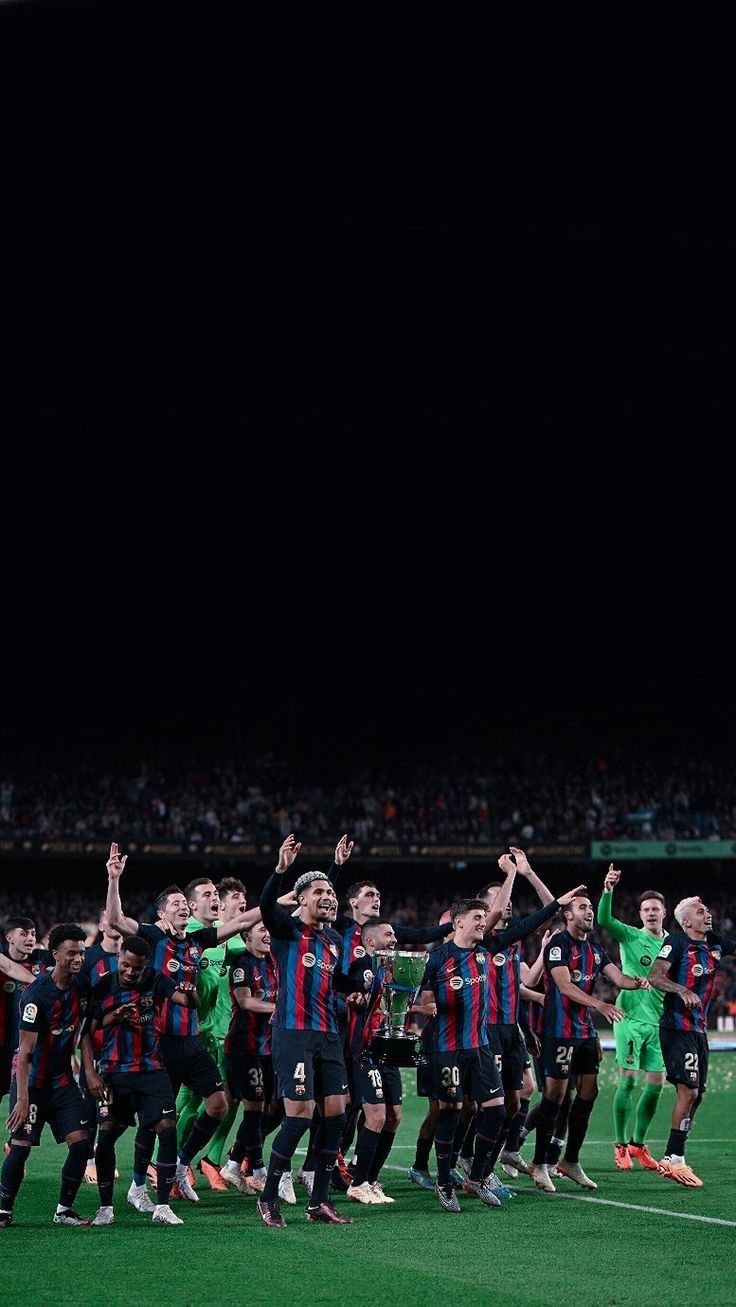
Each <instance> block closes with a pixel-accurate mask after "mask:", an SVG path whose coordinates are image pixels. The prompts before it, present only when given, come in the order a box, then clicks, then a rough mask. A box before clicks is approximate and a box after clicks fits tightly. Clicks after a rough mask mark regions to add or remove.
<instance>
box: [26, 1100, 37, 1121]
mask: <svg viewBox="0 0 736 1307" xmlns="http://www.w3.org/2000/svg"><path fill="white" fill-rule="evenodd" d="M37 1113H38V1107H37V1105H36V1104H35V1103H29V1104H28V1124H29V1125H35V1124H36V1115H37Z"/></svg>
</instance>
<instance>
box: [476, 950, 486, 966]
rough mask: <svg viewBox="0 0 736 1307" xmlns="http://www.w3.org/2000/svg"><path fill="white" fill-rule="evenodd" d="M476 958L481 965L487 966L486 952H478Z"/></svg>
mask: <svg viewBox="0 0 736 1307" xmlns="http://www.w3.org/2000/svg"><path fill="white" fill-rule="evenodd" d="M475 960H476V962H477V963H478V966H479V967H483V966H485V961H486V955H485V953H476V955H475Z"/></svg>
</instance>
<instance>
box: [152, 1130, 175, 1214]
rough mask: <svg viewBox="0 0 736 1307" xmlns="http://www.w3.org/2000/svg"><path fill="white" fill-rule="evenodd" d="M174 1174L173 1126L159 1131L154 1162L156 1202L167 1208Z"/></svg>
mask: <svg viewBox="0 0 736 1307" xmlns="http://www.w3.org/2000/svg"><path fill="white" fill-rule="evenodd" d="M175 1173H176V1130H175V1128H174V1127H173V1126H169V1127H167V1128H166V1129H165V1130H159V1134H158V1158H157V1160H156V1202H157V1203H158V1204H159V1206H160V1207H164V1206H168V1203H169V1199H170V1198H171V1186H172V1185H173V1183H174V1175H175Z"/></svg>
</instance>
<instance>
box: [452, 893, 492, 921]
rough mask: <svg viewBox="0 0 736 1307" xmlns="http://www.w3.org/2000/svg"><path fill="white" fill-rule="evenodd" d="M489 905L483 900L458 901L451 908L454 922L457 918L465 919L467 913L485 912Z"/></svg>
mask: <svg viewBox="0 0 736 1307" xmlns="http://www.w3.org/2000/svg"><path fill="white" fill-rule="evenodd" d="M486 907H487V904H485V903H484V902H483V900H482V899H458V900H457V902H456V903H453V905H452V907H451V908H450V912H451V913H452V920H453V922H454V921H455V920H456V919H457V917H464V916H465V913H466V912H476V911H481V912H485V910H486Z"/></svg>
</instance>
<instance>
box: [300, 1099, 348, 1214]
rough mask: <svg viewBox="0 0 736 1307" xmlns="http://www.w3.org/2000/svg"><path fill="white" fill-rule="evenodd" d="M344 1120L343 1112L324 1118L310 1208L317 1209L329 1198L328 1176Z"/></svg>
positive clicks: (336, 1151) (335, 1157) (337, 1148)
mask: <svg viewBox="0 0 736 1307" xmlns="http://www.w3.org/2000/svg"><path fill="white" fill-rule="evenodd" d="M345 1120H346V1118H345V1113H344V1112H340V1114H339V1115H338V1116H326V1117H325V1118H324V1125H323V1127H322V1131H323V1133H322V1147H321V1149H320V1151H319V1152H318V1154H317V1160H316V1164H315V1167H314V1184H313V1186H312V1196H311V1198H310V1200H309V1206H310V1207H317V1206H318V1205H319V1204H320V1203H326V1202H327V1200H328V1198H329V1196H330V1176H331V1175H332V1169H333V1167H334V1165H335V1162H336V1161H337V1154H338V1153H339V1151H340V1140H341V1139H342V1132H343V1130H344V1129H345Z"/></svg>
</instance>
